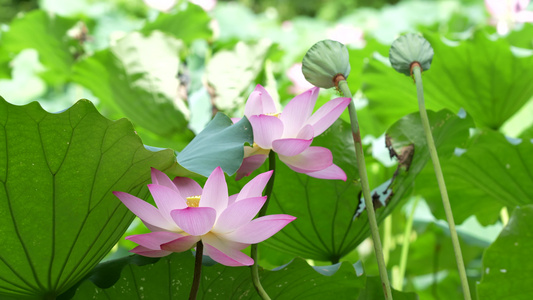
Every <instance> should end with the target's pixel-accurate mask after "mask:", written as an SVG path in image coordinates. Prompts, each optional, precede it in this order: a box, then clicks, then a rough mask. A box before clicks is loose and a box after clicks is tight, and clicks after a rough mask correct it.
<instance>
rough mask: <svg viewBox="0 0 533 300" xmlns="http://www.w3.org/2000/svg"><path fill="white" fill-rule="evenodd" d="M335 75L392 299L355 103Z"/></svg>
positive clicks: (376, 248) (343, 81)
mask: <svg viewBox="0 0 533 300" xmlns="http://www.w3.org/2000/svg"><path fill="white" fill-rule="evenodd" d="M338 76H340V75H337V77H336V83H338V85H337V87H338V88H339V89H340V91H341V92H342V93H343V94H344V96H345V97H349V98H350V99H352V101H350V104H349V105H348V112H349V114H350V125H351V127H352V136H353V141H354V146H355V156H356V159H357V167H358V169H359V177H360V179H361V185H362V188H363V198H364V200H365V205H366V211H367V214H368V222H369V224H370V231H371V233H372V241H373V242H374V252H375V254H376V259H377V261H378V267H379V275H380V277H381V283H382V285H383V294H384V295H385V299H387V300H392V292H391V287H390V282H389V277H388V274H387V266H386V264H385V259H384V257H383V249H382V247H381V240H380V238H379V228H378V222H377V220H376V213H375V211H374V204H373V202H372V196H371V195H370V185H369V183H368V175H367V172H366V164H365V156H364V153H363V144H362V143H361V132H360V131H359V122H358V121H357V112H356V110H355V105H354V103H353V97H352V93H351V92H350V89H349V88H348V83H347V82H346V79H345V78H343V79H341V80H338V79H340V78H338Z"/></svg>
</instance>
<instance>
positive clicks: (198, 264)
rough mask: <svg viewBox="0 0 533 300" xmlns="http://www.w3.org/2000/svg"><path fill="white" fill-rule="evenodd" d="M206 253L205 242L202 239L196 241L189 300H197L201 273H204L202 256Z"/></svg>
mask: <svg viewBox="0 0 533 300" xmlns="http://www.w3.org/2000/svg"><path fill="white" fill-rule="evenodd" d="M203 253H204V244H202V241H201V240H200V241H198V243H196V259H195V260H194V275H193V280H192V286H191V293H190V294H189V300H196V295H198V288H199V287H200V279H201V277H200V275H201V274H202V256H203Z"/></svg>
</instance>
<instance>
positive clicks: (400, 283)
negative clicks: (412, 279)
mask: <svg viewBox="0 0 533 300" xmlns="http://www.w3.org/2000/svg"><path fill="white" fill-rule="evenodd" d="M419 200H420V197H415V201H414V202H413V207H412V208H411V213H410V214H409V217H408V218H407V223H406V224H405V230H404V232H403V242H402V254H401V256H400V269H399V272H398V280H394V282H396V284H395V287H394V288H395V289H397V290H398V291H401V290H403V279H404V277H405V268H406V266H407V256H408V254H409V237H410V236H411V231H412V229H413V219H414V218H415V210H416V206H417V205H418V201H419ZM394 282H393V283H394Z"/></svg>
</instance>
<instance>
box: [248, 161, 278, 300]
mask: <svg viewBox="0 0 533 300" xmlns="http://www.w3.org/2000/svg"><path fill="white" fill-rule="evenodd" d="M268 166H269V169H270V170H272V171H274V170H275V169H276V153H274V151H270V153H269V154H268ZM275 176H276V172H272V176H271V177H270V180H269V181H268V183H267V186H266V196H267V200H266V202H265V204H264V205H263V207H261V210H260V211H259V213H258V215H257V217H262V216H264V215H265V214H266V211H267V208H268V202H270V196H271V195H272V190H273V189H274V178H275ZM251 256H252V258H253V260H254V264H253V265H252V282H253V283H254V287H255V290H256V291H257V293H258V294H259V296H261V299H263V300H270V297H269V296H268V294H267V292H266V291H265V289H264V288H263V286H262V285H261V281H260V280H259V263H258V255H257V244H253V245H252V249H251Z"/></svg>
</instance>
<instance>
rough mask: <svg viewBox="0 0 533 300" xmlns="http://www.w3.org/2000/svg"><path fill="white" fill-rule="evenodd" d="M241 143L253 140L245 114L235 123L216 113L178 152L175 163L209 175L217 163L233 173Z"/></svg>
mask: <svg viewBox="0 0 533 300" xmlns="http://www.w3.org/2000/svg"><path fill="white" fill-rule="evenodd" d="M244 143H248V144H250V145H251V144H252V143H253V132H252V127H251V125H250V122H248V119H247V118H246V117H244V118H242V119H241V120H240V121H239V122H237V123H236V124H233V122H232V121H231V119H230V118H229V117H228V116H226V115H224V114H222V113H217V115H216V116H215V118H214V119H213V120H212V121H211V122H209V124H207V127H206V128H205V129H204V130H202V132H200V133H199V134H198V135H197V136H196V137H195V138H194V139H193V140H192V141H191V143H190V144H189V145H187V147H185V149H183V151H182V152H180V154H178V163H179V164H180V165H181V166H183V167H184V168H186V169H187V170H189V171H192V172H195V173H198V174H201V175H203V176H206V177H207V176H209V175H210V174H211V172H213V170H214V169H215V168H216V167H218V166H220V167H221V168H222V170H224V172H226V173H227V174H228V175H233V174H234V173H235V172H237V170H238V169H239V167H240V166H241V164H242V160H243V158H244Z"/></svg>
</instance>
